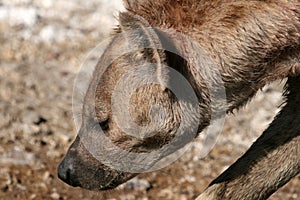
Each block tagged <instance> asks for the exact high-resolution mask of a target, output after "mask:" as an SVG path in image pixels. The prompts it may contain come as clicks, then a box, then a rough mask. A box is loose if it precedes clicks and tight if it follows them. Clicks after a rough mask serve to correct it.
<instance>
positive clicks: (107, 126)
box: [99, 119, 109, 131]
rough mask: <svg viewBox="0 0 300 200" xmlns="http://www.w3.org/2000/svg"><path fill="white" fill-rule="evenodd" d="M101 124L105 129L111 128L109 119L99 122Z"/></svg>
mask: <svg viewBox="0 0 300 200" xmlns="http://www.w3.org/2000/svg"><path fill="white" fill-rule="evenodd" d="M99 125H100V127H101V129H102V130H103V131H106V130H108V129H109V119H107V120H105V121H102V122H99Z"/></svg>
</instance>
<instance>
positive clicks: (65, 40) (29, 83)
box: [0, 0, 300, 200]
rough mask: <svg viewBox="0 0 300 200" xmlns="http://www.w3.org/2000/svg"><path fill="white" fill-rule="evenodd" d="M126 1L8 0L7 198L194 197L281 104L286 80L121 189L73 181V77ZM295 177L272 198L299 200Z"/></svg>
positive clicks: (3, 147) (1, 21) (1, 53)
mask: <svg viewBox="0 0 300 200" xmlns="http://www.w3.org/2000/svg"><path fill="white" fill-rule="evenodd" d="M122 9H123V6H122V1H121V0H88V1H81V0H72V1H67V0H0V199H3V200H6V199H7V200H12V199H22V200H23V199H24V200H25V199H26V200H34V199H54V200H55V199H58V200H64V199H74V200H76V199H80V200H83V199H87V200H88V199H100V200H102V199H103V200H151V199H153V200H160V199H161V200H174V199H175V200H192V199H195V198H196V197H197V196H198V195H199V193H200V192H201V191H203V190H204V189H205V187H206V186H207V185H208V184H209V182H210V181H212V180H213V178H215V177H217V175H218V174H220V173H221V172H222V171H223V170H224V169H226V168H227V167H228V166H229V165H230V164H231V163H233V162H234V161H235V160H236V159H237V158H238V157H239V156H241V155H242V154H243V152H244V151H245V150H246V149H247V148H248V147H249V146H250V145H251V143H252V142H253V141H254V140H255V139H256V138H257V136H259V135H260V133H261V132H262V131H263V130H264V129H265V128H266V127H267V125H268V124H269V123H270V121H271V120H272V118H273V117H274V115H275V114H276V113H277V112H278V111H279V109H278V106H279V105H280V103H281V101H282V100H281V91H282V87H283V85H284V81H282V82H277V83H274V84H272V85H270V86H267V87H265V88H264V89H263V90H262V91H261V92H259V93H258V95H257V96H256V98H255V99H254V100H253V101H252V102H251V103H250V104H249V105H248V106H247V107H246V108H243V109H241V110H240V111H239V112H236V113H235V114H234V115H231V116H228V117H227V118H226V122H225V126H224V128H223V131H222V133H221V135H220V136H219V138H218V141H217V144H216V145H215V147H214V149H213V150H212V151H211V152H210V154H209V155H208V156H206V157H205V158H203V159H201V157H200V156H199V155H201V152H199V144H198V143H196V142H195V143H194V144H193V145H192V146H191V148H190V149H189V150H188V151H187V152H186V153H185V154H184V156H183V157H181V158H180V159H179V160H178V161H177V162H176V163H174V164H173V165H171V166H169V167H167V168H165V169H163V170H160V171H156V172H152V173H147V174H143V175H140V176H138V177H137V178H135V179H133V180H132V181H130V182H128V183H126V184H123V185H122V186H120V187H119V188H118V189H116V190H112V191H108V192H91V191H86V190H82V189H80V188H71V187H69V186H68V185H66V184H64V183H62V182H61V181H60V180H59V179H58V178H57V170H56V168H57V165H58V163H59V162H60V160H61V159H62V158H63V156H64V154H65V153H66V151H67V149H68V147H69V145H70V144H71V142H72V141H73V139H74V138H75V136H76V130H75V126H74V122H73V115H72V89H73V82H74V78H75V76H76V73H77V71H78V70H79V68H80V65H81V64H82V63H83V61H84V59H85V57H86V56H87V54H88V53H89V51H91V50H92V49H93V48H94V47H95V46H96V45H97V44H98V43H99V42H101V41H102V40H103V39H104V38H105V36H107V35H108V34H109V31H110V30H111V28H113V27H114V26H115V25H116V23H117V22H116V21H115V18H114V16H117V13H118V10H122ZM299 186H300V178H299V177H297V178H295V179H294V180H292V181H291V182H290V183H289V184H288V185H286V186H285V187H283V188H282V189H280V191H279V192H277V193H276V194H274V195H273V196H272V197H271V198H270V199H272V200H280V199H300V187H299Z"/></svg>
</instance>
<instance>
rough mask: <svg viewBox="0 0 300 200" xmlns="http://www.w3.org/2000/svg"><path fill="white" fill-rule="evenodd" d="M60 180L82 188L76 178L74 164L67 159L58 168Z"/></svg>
mask: <svg viewBox="0 0 300 200" xmlns="http://www.w3.org/2000/svg"><path fill="white" fill-rule="evenodd" d="M57 171H58V178H59V179H61V180H62V181H64V182H65V183H67V184H69V185H71V186H74V187H77V186H80V184H79V182H78V181H77V178H76V176H75V170H74V163H72V160H71V159H67V158H65V159H64V160H63V161H62V162H61V163H60V164H59V166H58V170H57Z"/></svg>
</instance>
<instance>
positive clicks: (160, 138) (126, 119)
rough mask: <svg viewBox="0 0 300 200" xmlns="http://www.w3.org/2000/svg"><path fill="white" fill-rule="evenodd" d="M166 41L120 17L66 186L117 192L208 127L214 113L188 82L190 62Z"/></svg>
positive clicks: (64, 166)
mask: <svg viewBox="0 0 300 200" xmlns="http://www.w3.org/2000/svg"><path fill="white" fill-rule="evenodd" d="M162 43H163V42H162V38H161V36H159V34H158V32H157V31H155V30H154V29H152V28H150V27H149V25H148V24H147V22H145V21H144V20H143V19H140V18H138V17H136V16H133V15H131V14H128V13H121V14H120V27H119V30H118V33H117V34H115V36H114V38H113V39H112V41H111V43H110V45H109V46H108V47H107V48H106V50H105V52H104V53H103V55H102V56H101V58H100V61H99V62H98V64H97V67H96V69H95V71H94V73H93V78H92V81H91V83H90V85H89V88H88V90H87V92H86V95H85V100H84V105H83V112H82V124H81V128H80V130H79V134H78V136H77V138H76V140H75V142H74V143H73V144H72V145H71V147H70V148H69V150H68V153H67V155H66V156H65V158H64V160H63V161H62V162H61V164H60V165H59V168H58V175H59V177H60V178H61V179H62V180H63V181H65V182H66V183H68V184H70V185H72V186H80V187H82V188H86V189H92V190H106V189H111V188H115V187H116V186H118V185H119V184H121V183H124V182H125V181H127V180H129V179H131V178H132V177H134V176H135V175H137V174H139V173H141V172H145V171H151V170H152V169H158V168H159V165H160V164H161V165H164V163H163V158H164V157H166V156H169V155H170V154H172V153H173V152H175V151H176V150H178V149H180V148H182V147H183V146H185V145H186V144H187V143H188V142H189V141H191V140H192V139H193V138H194V137H195V136H196V134H197V132H198V131H199V129H202V128H203V127H204V126H205V125H207V120H208V119H209V115H210V114H209V113H210V111H209V109H208V107H207V106H205V105H206V104H205V103H204V99H205V98H204V97H203V96H201V95H199V94H195V93H194V92H193V89H192V87H194V85H193V84H195V83H191V85H190V84H189V83H188V82H187V79H189V78H188V77H189V76H190V74H188V73H187V72H184V69H183V68H184V67H183V66H186V65H187V64H186V60H185V59H183V58H182V57H181V56H178V55H175V53H174V52H169V51H166V50H164V49H163V44H162ZM104 66H107V67H104ZM168 66H170V67H168ZM176 66H177V67H176ZM178 66H180V67H181V68H180V67H178ZM178 71H181V72H180V73H181V74H184V76H183V75H179V73H178ZM199 100H200V101H201V102H200V103H199ZM199 105H202V106H199ZM199 113H202V114H199ZM199 124H200V125H201V126H199Z"/></svg>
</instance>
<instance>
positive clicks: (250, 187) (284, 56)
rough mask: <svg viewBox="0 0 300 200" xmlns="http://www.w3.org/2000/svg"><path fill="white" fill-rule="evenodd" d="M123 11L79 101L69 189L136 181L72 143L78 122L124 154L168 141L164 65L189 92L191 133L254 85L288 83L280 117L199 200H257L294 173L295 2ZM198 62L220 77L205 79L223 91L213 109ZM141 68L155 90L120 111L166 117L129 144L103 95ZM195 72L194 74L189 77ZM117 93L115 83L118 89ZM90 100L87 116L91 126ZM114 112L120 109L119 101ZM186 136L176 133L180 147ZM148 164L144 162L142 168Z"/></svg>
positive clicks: (170, 104) (299, 96) (64, 169)
mask: <svg viewBox="0 0 300 200" xmlns="http://www.w3.org/2000/svg"><path fill="white" fill-rule="evenodd" d="M125 5H126V7H127V10H128V11H127V12H125V13H120V20H119V21H120V27H119V28H118V29H117V31H116V33H115V38H114V39H113V41H112V42H111V44H110V45H109V47H108V48H107V49H106V51H105V53H104V54H103V56H102V57H101V59H100V60H99V63H98V65H97V67H96V70H95V72H94V74H93V80H92V82H91V84H90V87H89V90H88V91H87V94H86V97H85V102H84V108H83V119H84V120H83V125H82V128H81V130H80V133H79V136H78V137H77V139H76V141H75V142H74V144H73V145H72V146H71V147H70V149H69V152H68V154H67V155H66V158H65V159H64V161H63V162H62V164H61V165H60V167H59V176H60V177H61V179H63V180H64V181H66V182H67V183H69V184H71V185H73V186H81V187H84V188H87V189H99V190H104V189H110V188H114V187H116V186H117V185H119V184H121V183H123V182H125V181H127V180H128V179H130V178H132V177H133V176H135V175H136V174H135V173H126V172H122V171H118V170H115V169H112V168H110V167H108V166H106V165H104V164H103V163H101V162H99V161H97V160H96V159H95V158H93V156H92V155H91V154H89V152H88V151H87V150H86V148H85V147H84V145H83V144H82V138H83V137H85V134H87V133H88V132H89V131H91V130H89V129H88V128H87V127H88V126H87V125H86V124H89V123H92V124H95V123H96V124H97V123H100V125H101V126H102V127H103V128H104V133H105V135H107V136H108V137H109V138H110V139H111V141H113V142H114V143H115V144H116V145H117V146H119V147H121V148H123V149H124V150H127V151H129V152H150V151H152V150H155V149H159V148H161V147H163V146H164V145H165V144H168V143H169V142H170V141H171V140H172V139H173V138H174V137H175V132H176V130H177V129H178V127H179V125H180V122H181V121H182V120H183V119H182V118H181V116H180V112H181V111H182V110H181V109H182V108H181V106H180V105H181V104H180V103H182V102H181V100H180V99H177V98H176V96H174V94H173V93H172V92H171V91H170V90H169V89H167V88H166V87H163V85H164V83H169V82H172V77H168V75H167V74H165V73H164V65H167V66H170V67H172V68H174V69H175V70H177V71H179V72H180V73H181V74H182V75H183V76H184V77H185V78H186V79H187V80H188V81H189V82H190V84H191V86H192V87H193V89H194V91H195V93H196V95H197V98H198V101H199V109H198V110H197V109H195V112H196V113H195V114H192V115H191V116H189V119H190V121H191V124H193V123H194V122H196V121H197V123H199V127H198V132H201V131H202V130H203V129H204V128H205V127H206V126H207V125H209V123H210V120H211V117H212V113H213V112H217V113H218V112H219V110H222V109H226V111H227V112H231V111H232V110H234V109H238V108H239V107H240V106H242V105H245V104H246V103H247V102H248V101H249V100H250V99H251V98H252V97H253V96H254V95H255V93H256V92H257V91H258V90H259V89H260V88H262V87H263V86H264V85H266V84H268V83H270V82H272V81H274V80H277V79H283V78H286V77H288V79H289V80H288V83H287V87H286V94H285V97H286V99H287V101H286V102H287V103H286V105H285V106H284V107H283V109H282V111H281V113H280V114H279V115H278V116H277V117H276V119H275V120H274V121H273V123H272V124H271V125H270V127H269V128H268V129H267V130H266V131H265V132H264V133H263V134H262V136H261V137H260V138H259V139H258V140H257V142H255V143H254V144H253V145H252V147H251V148H250V149H249V150H248V151H247V152H246V154H245V155H244V156H243V157H241V158H240V159H239V160H238V161H237V162H236V163H235V164H233V165H232V166H231V167H230V168H229V169H228V170H227V171H226V172H224V173H223V174H222V175H221V176H219V177H218V178H217V179H216V180H214V181H213V182H212V184H211V185H210V186H209V187H208V189H207V190H206V191H205V192H204V193H203V194H202V195H201V196H200V197H199V199H266V198H267V197H268V196H270V195H271V194H272V193H273V192H275V191H276V190H277V189H278V188H279V187H281V186H282V185H284V184H285V183H286V182H288V181H289V180H290V179H291V178H292V177H294V176H296V175H297V174H298V173H299V172H300V161H299V160H300V159H299V157H300V126H299V124H300V120H299V119H300V111H299V105H300V104H299V103H300V92H299V91H300V90H299V89H300V87H299V85H300V79H299V77H300V2H299V1H297V0H295V1H289V2H288V1H285V0H260V1H259V0H252V1H246V0H245V1H237V0H213V1H206V0H198V1H196V0H176V1H174V0H157V1H146V0H139V1H138V0H137V1H133V0H126V1H125ZM151 27H154V28H151ZM135 29H139V30H140V32H139V33H140V34H137V33H134V32H131V30H135ZM118 33H125V35H120V34H118ZM176 33H182V34H184V35H187V36H189V37H190V38H192V39H193V40H195V41H197V42H198V43H199V44H201V47H202V48H203V49H204V50H205V52H206V53H207V54H204V55H203V54H202V53H201V55H200V53H199V52H198V51H197V49H195V47H194V46H193V45H192V44H191V43H190V42H189V41H188V40H187V39H186V38H183V37H179V36H178V34H176ZM142 43H143V44H147V46H149V47H151V48H150V49H142V50H139V51H134V52H130V53H128V54H125V55H122V56H120V57H118V58H117V59H114V55H117V52H120V51H122V49H126V48H131V47H133V46H137V47H139V45H140V44H142ZM166 46H172V47H174V48H175V49H176V51H178V52H179V54H180V55H182V56H178V55H176V54H175V53H171V52H167V51H164V50H163V49H164V48H165V47H166ZM141 47H143V45H141ZM208 57H210V59H212V60H213V61H214V62H215V63H216V66H215V68H213V69H209V70H212V71H214V70H215V71H219V72H220V75H221V79H222V80H219V79H215V80H214V79H213V80H212V82H213V85H214V86H213V88H215V89H217V88H218V85H219V84H221V82H223V83H224V87H225V92H226V97H227V99H226V101H227V103H226V104H225V103H223V104H219V105H218V107H211V105H210V101H211V100H210V94H209V92H210V91H209V87H208V85H207V80H211V77H209V76H208V75H207V73H206V71H205V69H204V68H205V66H208V65H206V64H207V63H206V62H207V60H208V59H206V58H208ZM147 62H148V63H154V64H156V65H157V66H158V67H157V75H158V79H159V81H160V82H161V83H162V85H160V86H159V85H157V84H152V85H147V86H145V87H142V88H139V89H138V90H136V91H135V92H134V93H133V95H132V97H131V99H130V108H129V110H130V114H131V117H132V120H133V121H134V122H135V123H136V124H138V125H140V126H148V125H149V124H151V119H150V116H149V111H150V108H151V106H152V105H156V104H159V105H163V107H164V108H165V110H166V117H165V118H161V119H162V120H161V122H160V124H161V126H157V127H155V126H151V127H150V128H149V129H147V131H146V132H143V133H142V134H141V135H140V137H134V136H132V135H127V134H125V133H124V132H123V131H122V130H121V129H120V128H119V127H118V126H117V122H116V121H115V120H114V118H113V116H112V110H111V109H112V108H111V97H112V95H113V91H114V89H115V87H116V85H117V83H118V81H119V79H120V78H121V77H122V76H123V75H125V74H126V72H128V71H130V70H132V69H135V67H138V66H140V65H143V64H144V63H147ZM107 63H111V64H110V66H109V67H108V68H107V70H106V71H105V72H104V74H103V76H101V78H100V74H101V73H103V72H102V71H101V67H102V66H104V65H106V64H107ZM199 68H201V69H203V70H204V71H202V72H200V73H199V70H198V69H199ZM132 81H133V82H134V80H132ZM126 89H127V88H126V85H124V87H123V90H126ZM94 91H96V92H94ZM94 101H95V111H96V116H95V117H94V118H91V113H90V110H91V109H92V108H91V106H93V105H94V104H93V102H94ZM184 103H185V104H189V103H190V102H189V100H187V101H186V102H184ZM119 104H122V100H121V99H120V102H119ZM120 112H121V111H120ZM157 117H158V118H159V119H160V117H161V116H157ZM124 120H125V119H124ZM92 131H97V130H92ZM187 132H189V131H187ZM153 133H156V134H154V135H153ZM149 135H151V136H149ZM193 137H194V135H192V136H189V135H186V141H185V142H184V144H185V143H188V142H189V141H191V140H192V138H193ZM99 148H100V149H101V142H100V141H99ZM156 162H157V160H153V161H149V163H148V164H149V166H152V165H153V164H155V163H156Z"/></svg>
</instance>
